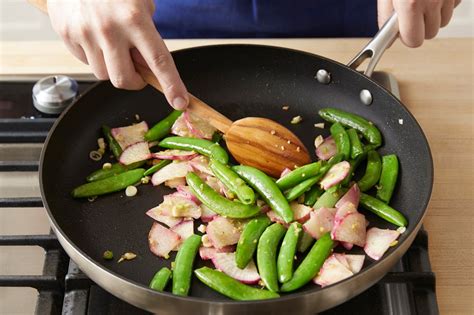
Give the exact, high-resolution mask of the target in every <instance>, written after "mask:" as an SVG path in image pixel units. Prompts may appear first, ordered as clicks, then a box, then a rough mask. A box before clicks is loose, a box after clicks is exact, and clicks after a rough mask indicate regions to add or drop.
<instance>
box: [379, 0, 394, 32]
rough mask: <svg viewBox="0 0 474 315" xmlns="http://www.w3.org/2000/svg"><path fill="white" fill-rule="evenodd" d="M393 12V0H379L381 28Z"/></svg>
mask: <svg viewBox="0 0 474 315" xmlns="http://www.w3.org/2000/svg"><path fill="white" fill-rule="evenodd" d="M392 13H393V3H392V0H377V21H378V24H379V28H381V27H382V26H383V25H384V23H385V22H386V21H387V20H388V19H389V18H390V16H391V15H392Z"/></svg>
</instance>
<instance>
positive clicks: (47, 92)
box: [33, 75, 79, 115]
mask: <svg viewBox="0 0 474 315" xmlns="http://www.w3.org/2000/svg"><path fill="white" fill-rule="evenodd" d="M78 94H79V90H78V85H77V81H76V80H74V79H71V78H70V77H67V76H64V75H55V76H51V77H46V78H43V79H41V80H39V81H38V82H36V84H35V86H33V104H34V105H35V107H36V109H37V110H39V111H40V112H42V113H45V114H52V115H54V114H60V113H61V112H62V111H63V110H64V109H65V108H66V107H67V106H68V105H70V104H71V103H72V102H73V101H74V100H75V99H76V98H77V96H78Z"/></svg>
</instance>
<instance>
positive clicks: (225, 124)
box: [135, 63, 232, 134]
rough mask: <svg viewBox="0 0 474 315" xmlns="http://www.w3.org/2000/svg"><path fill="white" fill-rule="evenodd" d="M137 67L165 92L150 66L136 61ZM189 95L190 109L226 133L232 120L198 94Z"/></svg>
mask: <svg viewBox="0 0 474 315" xmlns="http://www.w3.org/2000/svg"><path fill="white" fill-rule="evenodd" d="M135 68H136V70H137V71H138V73H140V75H141V76H142V78H143V80H145V82H146V83H148V84H149V85H151V86H153V87H154V88H155V89H157V90H158V91H160V92H162V93H163V89H162V88H161V85H160V83H159V82H158V79H157V78H156V76H155V75H154V74H153V72H151V70H150V69H149V68H148V67H145V66H143V65H141V64H138V63H135ZM188 95H189V106H188V111H189V112H190V113H192V114H194V115H196V116H198V117H199V118H201V119H203V120H205V121H207V122H208V123H209V124H210V125H211V126H213V127H215V128H216V129H217V130H219V131H221V132H223V133H224V134H225V133H226V132H227V130H228V129H229V128H230V126H231V125H232V120H230V119H229V118H227V117H225V116H224V115H222V114H221V113H219V112H218V111H216V110H215V109H214V108H212V107H211V106H209V105H207V104H206V103H204V102H203V101H201V100H200V99H198V98H197V97H196V96H194V95H192V94H191V93H188Z"/></svg>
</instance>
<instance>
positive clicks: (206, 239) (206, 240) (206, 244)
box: [201, 234, 212, 247]
mask: <svg viewBox="0 0 474 315" xmlns="http://www.w3.org/2000/svg"><path fill="white" fill-rule="evenodd" d="M201 241H202V246H204V247H212V243H211V241H210V240H209V236H207V234H204V235H203V236H202V238H201Z"/></svg>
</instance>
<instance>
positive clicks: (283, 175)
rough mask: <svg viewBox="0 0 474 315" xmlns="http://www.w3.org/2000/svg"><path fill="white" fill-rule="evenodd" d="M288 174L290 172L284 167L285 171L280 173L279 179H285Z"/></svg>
mask: <svg viewBox="0 0 474 315" xmlns="http://www.w3.org/2000/svg"><path fill="white" fill-rule="evenodd" d="M290 172H291V170H290V169H289V168H288V167H285V169H284V170H283V171H281V174H280V178H282V177H285V176H286V175H288V173H290Z"/></svg>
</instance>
